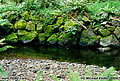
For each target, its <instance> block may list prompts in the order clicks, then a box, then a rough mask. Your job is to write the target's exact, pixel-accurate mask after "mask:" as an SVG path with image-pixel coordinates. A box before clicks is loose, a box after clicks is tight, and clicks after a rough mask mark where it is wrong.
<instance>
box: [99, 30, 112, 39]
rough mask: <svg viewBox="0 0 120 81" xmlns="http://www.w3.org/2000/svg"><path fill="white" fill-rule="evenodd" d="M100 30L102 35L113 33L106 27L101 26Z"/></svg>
mask: <svg viewBox="0 0 120 81" xmlns="http://www.w3.org/2000/svg"><path fill="white" fill-rule="evenodd" d="M98 31H99V33H100V34H101V35H102V36H105V37H106V36H108V35H110V33H111V32H110V31H109V30H107V29H104V28H100V29H99V30H98Z"/></svg>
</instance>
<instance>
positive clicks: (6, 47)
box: [0, 38, 14, 52]
mask: <svg viewBox="0 0 120 81" xmlns="http://www.w3.org/2000/svg"><path fill="white" fill-rule="evenodd" d="M3 41H5V38H3V39H0V45H3V44H5V43H2V42H3ZM8 48H14V47H13V46H10V45H7V46H4V47H1V48H0V52H3V51H5V50H7V49H8Z"/></svg>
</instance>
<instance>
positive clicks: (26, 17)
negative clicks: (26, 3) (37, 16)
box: [22, 11, 30, 21]
mask: <svg viewBox="0 0 120 81" xmlns="http://www.w3.org/2000/svg"><path fill="white" fill-rule="evenodd" d="M22 17H23V19H25V20H27V21H28V20H29V17H30V15H29V12H28V11H26V12H24V13H23V14H22Z"/></svg>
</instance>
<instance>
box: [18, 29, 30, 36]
mask: <svg viewBox="0 0 120 81" xmlns="http://www.w3.org/2000/svg"><path fill="white" fill-rule="evenodd" d="M17 33H18V35H27V34H28V32H27V31H25V30H18V32H17Z"/></svg>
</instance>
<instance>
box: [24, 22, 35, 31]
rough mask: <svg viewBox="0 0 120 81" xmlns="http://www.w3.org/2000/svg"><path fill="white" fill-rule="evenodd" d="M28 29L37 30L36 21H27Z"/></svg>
mask: <svg viewBox="0 0 120 81" xmlns="http://www.w3.org/2000/svg"><path fill="white" fill-rule="evenodd" d="M26 29H27V30H33V31H34V30H35V23H34V22H32V21H29V22H28V23H27V26H26Z"/></svg>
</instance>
